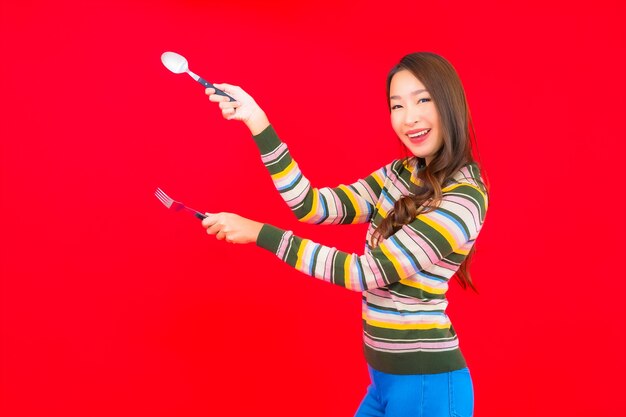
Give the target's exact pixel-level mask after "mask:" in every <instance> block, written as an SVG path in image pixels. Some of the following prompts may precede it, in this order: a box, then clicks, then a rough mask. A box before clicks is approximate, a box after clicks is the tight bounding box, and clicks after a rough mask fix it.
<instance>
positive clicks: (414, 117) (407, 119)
mask: <svg viewBox="0 0 626 417" xmlns="http://www.w3.org/2000/svg"><path fill="white" fill-rule="evenodd" d="M419 120H420V116H419V113H418V112H417V111H416V110H411V109H407V111H406V113H405V115H404V123H405V124H406V125H407V126H412V125H414V124H416V123H417V122H419Z"/></svg>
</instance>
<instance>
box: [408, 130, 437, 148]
mask: <svg viewBox="0 0 626 417" xmlns="http://www.w3.org/2000/svg"><path fill="white" fill-rule="evenodd" d="M430 132H431V131H430V130H429V131H428V133H426V134H425V135H422V136H418V137H415V138H412V137H410V136H409V135H407V137H408V138H409V140H410V141H411V143H412V144H414V145H419V144H421V143H424V141H425V140H426V139H428V137H429V136H430Z"/></svg>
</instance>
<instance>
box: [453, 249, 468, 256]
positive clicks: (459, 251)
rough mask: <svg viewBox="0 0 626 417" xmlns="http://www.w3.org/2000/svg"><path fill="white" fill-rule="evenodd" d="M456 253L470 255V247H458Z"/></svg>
mask: <svg viewBox="0 0 626 417" xmlns="http://www.w3.org/2000/svg"><path fill="white" fill-rule="evenodd" d="M454 253H458V254H459V255H468V254H469V253H470V251H469V250H468V249H461V248H459V249H456V250H455V251H454Z"/></svg>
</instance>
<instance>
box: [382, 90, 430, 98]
mask: <svg viewBox="0 0 626 417" xmlns="http://www.w3.org/2000/svg"><path fill="white" fill-rule="evenodd" d="M425 91H426V89H425V88H421V89H419V90H415V91H413V92H412V93H411V94H409V95H410V96H416V95H418V94H419V93H423V92H425ZM400 98H401V97H400V96H391V97H389V99H390V100H400Z"/></svg>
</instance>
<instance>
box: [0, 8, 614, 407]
mask: <svg viewBox="0 0 626 417" xmlns="http://www.w3.org/2000/svg"><path fill="white" fill-rule="evenodd" d="M469 3H470V2H453V1H430V2H418V1H413V0H412V1H404V0H400V1H394V2H386V3H384V4H383V3H379V2H359V3H356V2H355V3H352V2H338V3H337V2H334V1H322V2H310V3H309V2H307V3H303V2H288V1H284V2H282V3H280V4H279V3H276V2H274V3H260V2H259V3H257V2H254V1H251V0H246V1H240V2H237V1H233V2H223V3H219V4H217V3H210V2H202V1H190V0H189V1H160V2H159V1H150V2H148V1H120V0H112V1H106V2H78V1H75V2H72V1H56V2H46V1H41V0H25V1H20V2H7V1H3V2H2V3H1V6H0V7H1V9H0V10H1V14H0V19H1V20H0V43H1V46H2V61H1V64H0V65H1V69H0V83H1V86H2V93H1V100H2V109H1V113H0V121H1V123H0V138H1V148H0V150H1V154H0V174H1V177H0V180H1V189H0V191H1V193H0V197H1V199H2V200H1V202H2V206H1V207H2V213H1V221H2V225H1V226H2V229H1V230H2V231H1V236H2V250H1V261H2V262H1V265H2V270H1V273H2V276H1V282H2V287H1V294H0V295H1V300H0V301H1V306H0V307H1V328H0V329H1V337H2V339H1V345H0V347H1V359H2V362H1V368H0V371H1V378H2V382H1V385H0V414H1V415H3V416H8V417H12V416H16V417H17V416H64V417H71V416H268V417H280V416H285V417H292V416H331V417H332V416H350V415H352V414H353V413H354V411H355V409H356V408H357V406H358V404H359V402H360V400H361V398H362V396H363V395H364V393H365V388H366V386H367V384H368V377H367V372H366V366H365V362H364V359H363V355H362V353H361V327H360V326H361V322H360V295H359V294H356V293H352V292H349V291H346V290H343V289H341V288H338V287H333V286H331V285H329V284H326V283H323V282H321V281H318V280H315V279H312V278H309V277H306V276H304V275H301V274H299V273H297V272H295V271H293V270H291V269H290V268H289V267H287V266H286V265H284V264H282V263H281V262H279V261H278V260H277V259H275V258H274V256H273V255H272V254H270V253H269V252H266V251H263V250H261V249H259V248H256V247H255V246H254V245H247V246H232V245H228V244H225V243H223V242H217V241H215V240H214V239H213V238H210V237H208V236H206V235H205V233H204V230H203V229H202V228H201V227H200V225H199V222H198V221H197V220H195V219H193V218H192V217H190V216H184V215H175V214H174V213H170V212H168V211H167V210H165V209H164V208H163V207H162V206H161V205H160V203H159V202H158V201H157V200H156V199H155V198H154V196H153V191H154V189H155V188H156V187H157V186H159V187H162V188H163V189H164V190H165V191H166V192H168V193H170V194H171V195H172V196H174V197H176V198H178V199H181V200H183V201H185V202H186V203H188V204H189V205H191V206H192V207H197V208H199V209H202V210H206V211H232V212H236V213H240V214H242V215H245V216H249V217H251V218H253V219H257V220H260V221H264V222H269V223H273V224H275V225H277V226H280V227H283V228H287V229H291V230H294V231H296V232H297V233H298V234H300V235H303V236H305V237H309V238H312V239H315V240H317V241H319V242H322V243H325V244H329V245H333V246H336V247H338V248H340V249H343V250H347V251H361V249H362V246H363V238H364V233H365V228H364V227H363V226H346V227H315V226H308V225H302V224H298V223H297V222H296V220H295V218H294V217H292V215H291V213H290V212H289V211H288V209H287V207H286V205H285V204H284V203H283V202H282V200H281V199H280V197H279V196H278V194H277V193H276V192H275V191H274V189H273V186H272V183H271V181H270V178H269V176H268V175H267V173H266V171H265V168H264V167H263V166H262V164H261V162H260V159H259V157H258V151H257V150H256V149H255V146H254V145H253V142H252V140H251V138H250V136H249V134H248V132H247V130H246V129H245V127H244V126H243V125H241V124H238V123H235V122H226V121H224V120H223V119H222V118H221V116H220V115H219V112H218V111H217V109H216V108H215V107H214V106H213V105H212V103H209V102H208V100H207V99H206V97H205V96H204V94H203V90H202V88H201V87H200V86H199V85H197V84H195V83H194V82H193V81H192V80H191V79H190V78H189V77H187V76H186V75H174V74H171V73H169V72H168V71H167V70H166V69H165V68H164V67H163V66H162V65H161V63H160V60H159V57H160V55H161V53H162V52H164V51H167V50H173V51H177V52H179V53H181V54H183V55H185V56H186V57H187V58H188V59H189V62H190V68H191V69H192V70H193V71H194V72H196V73H198V74H199V75H201V76H203V77H205V78H207V79H209V80H211V81H213V82H230V83H233V84H238V85H241V86H243V87H244V88H245V89H246V90H247V91H249V92H250V93H251V94H252V95H253V96H254V97H255V98H256V99H257V101H258V102H259V104H260V105H261V106H262V107H263V108H264V109H265V110H266V112H267V113H268V115H269V116H270V120H271V121H272V123H273V124H274V125H275V126H276V129H277V130H278V132H279V134H280V135H281V137H282V138H283V139H284V140H285V141H286V142H287V143H288V144H289V145H290V148H291V150H292V153H293V155H294V157H295V158H296V159H297V160H298V162H299V163H300V166H301V168H302V169H303V171H304V172H305V174H307V176H308V177H309V178H310V179H311V181H312V182H313V184H314V185H316V186H327V185H329V186H335V185H337V184H339V183H341V182H343V183H348V182H352V181H354V180H356V179H357V178H359V177H363V176H365V175H367V174H369V173H370V172H372V171H373V170H374V169H376V168H378V167H380V166H382V165H383V164H386V163H387V162H389V161H390V160H391V159H393V158H396V157H399V156H401V152H400V147H399V145H398V142H397V139H396V138H395V137H394V134H393V131H392V130H391V127H390V123H389V120H388V113H387V109H386V107H385V106H386V103H385V90H384V81H385V76H386V73H387V71H388V70H389V69H390V68H391V66H393V65H394V64H395V63H396V62H397V61H398V60H399V58H400V57H401V56H403V55H404V54H406V53H409V52H413V51H418V50H425V51H434V52H437V53H440V54H442V55H444V56H445V57H447V58H448V59H449V60H450V61H451V62H452V63H453V64H454V65H455V67H456V68H457V70H458V71H459V74H460V76H461V78H462V80H463V82H464V85H465V88H466V92H467V95H468V100H469V102H470V106H471V109H472V113H473V116H474V120H475V124H476V130H477V136H478V141H479V145H480V152H481V156H482V162H483V166H484V169H485V170H486V172H487V174H488V176H489V179H490V181H491V187H492V191H491V206H490V211H489V214H488V216H487V222H486V225H485V228H484V229H483V232H482V234H481V237H480V238H479V240H478V244H477V254H476V256H475V261H474V265H473V274H474V278H475V281H476V282H477V283H478V285H479V288H480V291H481V293H480V295H475V294H473V293H469V292H463V291H462V290H460V289H459V287H458V285H453V287H452V289H451V291H450V294H449V297H450V300H451V306H450V315H451V318H452V320H453V323H454V324H455V326H456V328H457V331H458V332H459V334H460V338H461V344H462V348H463V351H464V353H465V355H466V357H467V360H468V362H469V366H470V368H471V370H472V374H473V376H474V384H475V393H476V415H477V416H479V417H483V416H494V417H501V416H622V415H625V414H626V402H625V399H624V395H623V394H624V390H625V388H626V387H625V383H624V380H625V379H624V374H625V372H626V360H625V357H626V354H625V352H626V343H625V337H624V334H625V330H626V328H625V327H626V326H625V320H624V317H625V313H626V311H625V307H624V306H625V303H624V296H625V295H626V288H625V287H626V284H625V279H624V278H626V277H625V273H624V265H623V264H624V250H625V249H626V247H625V243H624V236H625V234H626V233H625V232H626V225H625V220H624V217H625V213H626V210H625V196H626V192H625V187H624V185H623V182H622V181H621V179H622V178H621V175H623V171H624V167H625V161H626V149H625V142H626V134H625V131H624V116H625V114H626V112H625V110H626V29H625V28H626V25H625V24H624V21H625V18H626V14H625V13H624V6H622V2H618V1H615V2H604V1H594V2H591V3H586V2H585V3H580V4H576V3H575V2H566V1H559V2H547V1H522V2H516V3H514V4H510V5H500V4H498V3H497V2H494V3H493V4H487V3H479V4H474V3H472V4H469Z"/></svg>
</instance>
